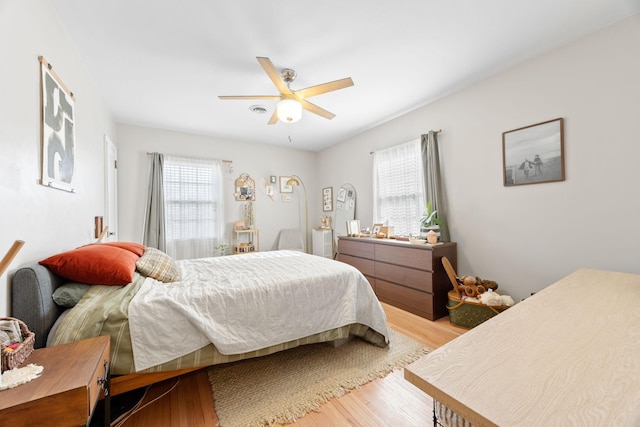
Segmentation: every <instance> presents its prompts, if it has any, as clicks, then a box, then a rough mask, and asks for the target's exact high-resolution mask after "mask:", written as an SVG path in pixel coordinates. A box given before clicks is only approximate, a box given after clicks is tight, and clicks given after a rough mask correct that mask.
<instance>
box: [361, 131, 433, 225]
mask: <svg viewBox="0 0 640 427" xmlns="http://www.w3.org/2000/svg"><path fill="white" fill-rule="evenodd" d="M373 188H374V215H373V217H374V219H375V222H376V223H383V224H386V225H389V226H393V229H394V233H395V234H396V235H404V236H406V235H409V234H411V233H418V232H419V231H420V223H419V221H420V217H421V216H422V215H424V212H425V201H424V179H423V171H422V156H421V152H420V140H419V139H417V140H415V141H411V142H407V143H404V144H400V145H396V146H393V147H390V148H387V149H384V150H380V151H376V152H375V153H374V154H373Z"/></svg>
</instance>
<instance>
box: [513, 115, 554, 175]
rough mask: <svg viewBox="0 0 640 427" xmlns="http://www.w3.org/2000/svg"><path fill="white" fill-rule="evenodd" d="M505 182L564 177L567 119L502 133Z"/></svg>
mask: <svg viewBox="0 0 640 427" xmlns="http://www.w3.org/2000/svg"><path fill="white" fill-rule="evenodd" d="M502 167H503V177H504V186H505V187H511V186H514V185H526V184H540V183H543V182H556V181H564V179H565V178H564V119H562V118H558V119H554V120H549V121H546V122H542V123H537V124H535V125H530V126H525V127H522V128H518V129H514V130H510V131H506V132H503V133H502Z"/></svg>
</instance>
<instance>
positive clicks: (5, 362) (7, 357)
mask: <svg viewBox="0 0 640 427" xmlns="http://www.w3.org/2000/svg"><path fill="white" fill-rule="evenodd" d="M0 320H15V321H17V322H18V324H19V325H20V332H21V333H22V342H21V343H20V345H19V346H18V348H16V349H15V350H13V351H7V348H6V346H5V345H3V344H0V351H1V357H2V372H4V371H7V370H9V369H13V368H17V367H18V366H20V365H21V364H22V362H24V361H25V360H26V359H27V357H29V355H30V354H31V353H32V352H33V345H34V343H35V340H36V334H34V333H33V332H31V331H30V330H29V328H27V325H26V324H25V323H24V322H23V321H22V320H20V319H16V318H13V317H0Z"/></svg>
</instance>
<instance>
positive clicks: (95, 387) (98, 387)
mask: <svg viewBox="0 0 640 427" xmlns="http://www.w3.org/2000/svg"><path fill="white" fill-rule="evenodd" d="M110 360H111V350H110V347H109V346H108V345H107V346H105V347H104V349H103V351H102V355H101V356H100V359H99V360H97V361H96V362H97V363H96V367H95V370H94V372H93V374H92V375H91V379H90V380H89V406H88V408H87V409H88V410H89V413H88V414H87V417H88V416H90V415H91V413H92V412H93V410H94V408H95V406H96V403H98V399H99V398H100V395H101V393H102V389H103V385H104V386H105V387H106V384H105V383H104V381H106V380H107V377H108V375H109V369H110V365H111V362H110Z"/></svg>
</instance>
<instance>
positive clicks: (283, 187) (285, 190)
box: [280, 176, 293, 193]
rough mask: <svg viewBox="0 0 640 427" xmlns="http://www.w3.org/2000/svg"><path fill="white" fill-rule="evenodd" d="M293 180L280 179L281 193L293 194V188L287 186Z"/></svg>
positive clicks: (288, 177)
mask: <svg viewBox="0 0 640 427" xmlns="http://www.w3.org/2000/svg"><path fill="white" fill-rule="evenodd" d="M290 179H291V177H290V176H281V177H280V192H281V193H293V186H291V185H287V181H289V180H290Z"/></svg>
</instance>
